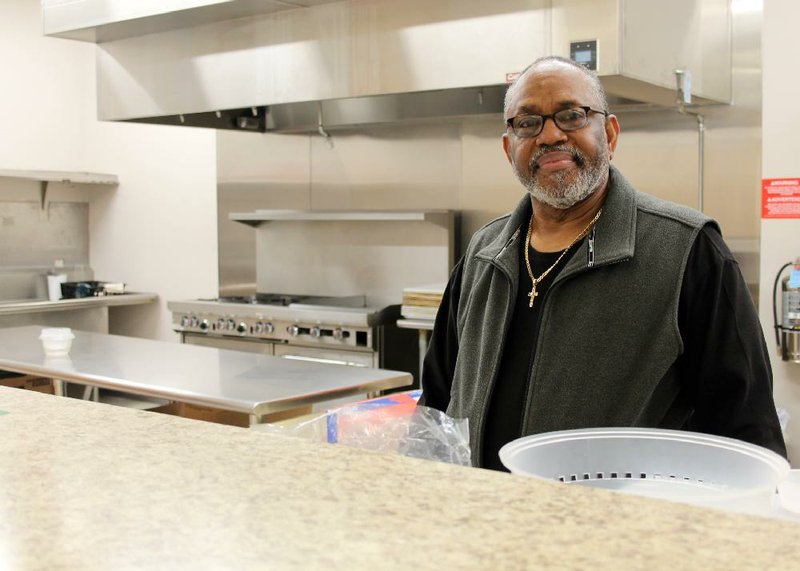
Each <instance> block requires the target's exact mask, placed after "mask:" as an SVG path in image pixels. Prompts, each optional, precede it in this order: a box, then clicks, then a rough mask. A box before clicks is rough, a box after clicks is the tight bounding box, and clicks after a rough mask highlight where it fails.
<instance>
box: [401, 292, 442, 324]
mask: <svg viewBox="0 0 800 571" xmlns="http://www.w3.org/2000/svg"><path fill="white" fill-rule="evenodd" d="M445 287H446V284H433V285H424V286H417V287H407V288H404V289H403V305H402V307H401V308H400V313H401V314H402V315H403V317H405V318H406V319H430V320H433V319H435V318H436V312H437V311H438V310H439V304H441V303H442V295H444V289H445Z"/></svg>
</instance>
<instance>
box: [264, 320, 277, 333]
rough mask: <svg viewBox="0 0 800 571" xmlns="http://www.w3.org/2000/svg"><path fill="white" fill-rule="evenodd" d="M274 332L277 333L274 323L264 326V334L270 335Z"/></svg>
mask: <svg viewBox="0 0 800 571" xmlns="http://www.w3.org/2000/svg"><path fill="white" fill-rule="evenodd" d="M273 331H275V326H274V325H273V324H272V323H269V322H267V323H265V324H264V333H266V334H267V335H270V334H271V333H272V332H273Z"/></svg>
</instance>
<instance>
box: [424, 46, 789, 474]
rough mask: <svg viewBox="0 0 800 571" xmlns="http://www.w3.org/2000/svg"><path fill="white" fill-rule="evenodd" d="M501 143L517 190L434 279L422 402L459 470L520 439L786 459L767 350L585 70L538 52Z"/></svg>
mask: <svg viewBox="0 0 800 571" xmlns="http://www.w3.org/2000/svg"><path fill="white" fill-rule="evenodd" d="M505 118H506V125H507V129H506V132H505V134H504V135H503V149H504V150H505V153H506V156H507V157H508V161H509V163H511V167H512V168H513V170H514V173H515V174H516V176H517V178H518V179H519V181H520V183H521V184H522V185H523V186H524V187H525V189H526V190H527V191H528V195H529V196H525V197H524V198H523V200H522V201H521V202H520V203H519V204H518V205H517V207H516V208H515V209H514V210H513V211H512V212H511V213H510V214H509V215H507V216H504V217H502V218H499V219H497V220H494V221H492V222H490V223H489V224H487V225H486V226H484V227H483V228H482V229H481V230H479V231H478V232H477V233H476V234H475V236H473V238H472V240H471V241H470V244H469V246H468V247H467V250H466V253H465V255H464V258H463V259H462V260H461V261H460V262H459V263H458V264H457V265H456V267H455V269H454V270H453V273H452V275H451V277H450V282H449V283H448V287H447V290H446V292H445V295H444V299H443V302H442V305H441V307H440V309H439V313H438V316H437V318H436V325H435V328H434V331H433V335H432V339H431V344H430V347H429V350H428V353H427V355H426V359H425V366H424V370H423V375H422V386H423V396H422V399H421V401H420V402H421V404H424V405H427V406H430V407H433V408H437V409H440V410H442V411H446V412H447V413H448V414H449V415H450V416H454V417H458V418H464V417H466V418H468V419H469V427H470V442H471V446H472V454H473V462H474V463H475V465H477V466H484V467H488V468H493V469H503V467H502V464H501V463H500V461H499V458H498V451H499V449H500V447H501V446H502V445H503V444H505V443H507V442H509V441H511V440H513V439H515V438H518V437H520V436H524V435H528V434H535V433H539V432H547V431H552V430H566V429H571V428H586V427H596V426H643V427H660V428H671V429H684V430H693V431H698V432H705V433H710V434H718V435H722V436H729V437H733V438H739V439H741V440H745V441H749V442H753V443H755V444H759V445H762V446H765V447H767V448H770V449H772V450H774V451H775V452H778V453H779V454H782V455H784V456H785V455H786V448H785V445H784V442H783V437H782V435H781V431H780V425H779V423H778V419H777V414H776V411H775V405H774V402H773V399H772V372H771V369H770V365H769V358H768V354H767V348H766V344H765V342H764V337H763V334H762V332H761V327H760V324H759V321H758V316H757V314H756V311H755V308H754V307H753V303H752V301H751V299H750V295H749V293H748V290H747V287H746V285H745V283H744V280H743V279H742V277H741V273H740V271H739V268H738V266H737V264H736V261H735V260H734V259H733V256H732V255H731V253H730V251H729V249H728V248H727V246H726V245H725V243H724V242H723V240H722V237H721V235H720V230H719V228H718V226H717V224H716V223H715V222H714V221H712V220H711V219H709V218H707V217H705V216H704V215H702V214H701V213H699V212H696V211H694V210H692V209H689V208H686V207H683V206H678V205H676V204H672V203H669V202H666V201H662V200H659V199H656V198H654V197H651V196H648V195H645V194H642V193H639V192H637V191H636V190H634V189H633V187H631V185H630V184H629V183H628V182H627V181H626V180H625V178H624V177H623V176H622V175H621V174H620V172H619V171H618V170H616V168H614V167H612V166H610V160H611V158H612V157H613V154H614V150H615V149H616V146H617V140H618V136H619V132H620V127H619V123H618V121H617V118H616V117H615V116H614V115H611V114H609V112H608V105H607V101H606V98H605V94H604V92H603V88H602V85H601V84H600V82H599V80H598V79H597V76H596V75H595V74H593V73H592V72H590V71H588V70H586V69H585V68H583V67H582V66H580V65H578V64H575V63H574V62H572V61H570V60H566V59H562V58H557V57H548V58H542V59H540V60H537V61H536V62H534V63H533V64H532V65H531V66H530V67H529V68H528V69H526V70H525V71H524V72H523V73H522V75H521V76H520V77H519V79H518V80H517V81H516V83H515V84H514V85H512V86H511V87H510V88H509V90H508V94H507V96H506V105H505Z"/></svg>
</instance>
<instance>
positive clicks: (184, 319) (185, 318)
mask: <svg viewBox="0 0 800 571" xmlns="http://www.w3.org/2000/svg"><path fill="white" fill-rule="evenodd" d="M189 323H191V320H190V319H189V316H188V315H184V316H183V317H181V327H189Z"/></svg>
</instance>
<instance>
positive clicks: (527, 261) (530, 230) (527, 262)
mask: <svg viewBox="0 0 800 571" xmlns="http://www.w3.org/2000/svg"><path fill="white" fill-rule="evenodd" d="M602 212H603V209H602V208H601V209H600V210H598V211H597V214H595V216H594V218H592V221H591V222H589V224H587V226H586V228H584V229H583V230H581V233H580V234H578V235H577V236H575V239H574V240H573V241H572V242H570V243H569V246H567V247H566V248H565V249H564V251H563V252H561V255H560V256H559V257H558V259H557V260H556V261H555V262H554V263H553V265H552V266H550V267H549V268H547V269H546V270H545V271H544V272H543V273H542V275H540V276H539V277H538V278H536V277H534V276H533V270H532V269H531V261H530V258H529V257H528V248H529V247H530V244H531V234H532V233H533V213H531V221H530V222H529V223H528V239H527V241H526V243H525V266H526V267H527V268H528V275H529V276H530V278H531V282H532V283H533V286H532V287H531V293H529V294H528V297H529V298H530V302H529V303H528V307H533V302H534V300H535V299H536V296H538V295H539V292H538V291H536V286H537V285H539V282H541V281H542V280H543V279H544V278H546V277H547V274H549V273H550V272H552V271H553V268H555V267H556V266H557V265H558V262H560V261H561V258H563V257H564V256H565V255H566V253H567V252H568V251H569V249H570V248H572V247H573V246H574V245H575V243H576V242H577V241H578V240H580V239H581V238H583V237H584V236H585V235H586V233H587V232H588V231H589V228H591V227H592V226H593V225H594V223H595V222H597V219H598V218H600V214H601V213H602Z"/></svg>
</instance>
